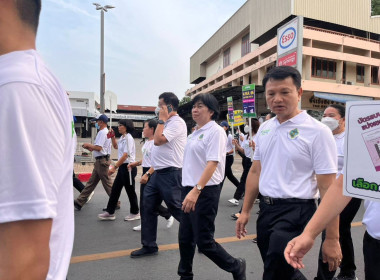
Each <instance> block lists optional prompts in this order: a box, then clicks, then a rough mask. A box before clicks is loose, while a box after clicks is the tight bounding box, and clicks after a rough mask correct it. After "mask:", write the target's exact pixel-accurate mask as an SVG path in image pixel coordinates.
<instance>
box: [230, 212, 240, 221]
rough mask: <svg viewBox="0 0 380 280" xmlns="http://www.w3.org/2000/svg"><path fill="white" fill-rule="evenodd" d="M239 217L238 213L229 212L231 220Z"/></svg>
mask: <svg viewBox="0 0 380 280" xmlns="http://www.w3.org/2000/svg"><path fill="white" fill-rule="evenodd" d="M239 217H240V213H236V214H231V218H232V220H237V219H239Z"/></svg>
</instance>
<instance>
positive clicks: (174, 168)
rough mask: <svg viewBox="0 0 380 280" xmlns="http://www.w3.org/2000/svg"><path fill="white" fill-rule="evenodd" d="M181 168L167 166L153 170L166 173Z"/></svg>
mask: <svg viewBox="0 0 380 280" xmlns="http://www.w3.org/2000/svg"><path fill="white" fill-rule="evenodd" d="M181 170H182V168H179V167H167V168H163V169H159V170H155V172H157V173H166V172H170V171H181Z"/></svg>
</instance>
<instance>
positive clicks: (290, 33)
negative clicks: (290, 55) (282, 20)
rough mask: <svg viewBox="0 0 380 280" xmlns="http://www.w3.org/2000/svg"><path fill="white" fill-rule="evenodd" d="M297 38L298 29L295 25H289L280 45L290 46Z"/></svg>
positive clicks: (282, 35)
mask: <svg viewBox="0 0 380 280" xmlns="http://www.w3.org/2000/svg"><path fill="white" fill-rule="evenodd" d="M295 39H296V30H295V29H294V28H293V27H289V28H287V29H285V31H284V32H282V34H281V36H280V40H279V43H280V47H281V48H282V49H286V48H288V47H289V46H290V45H291V44H292V43H293V42H294V40H295Z"/></svg>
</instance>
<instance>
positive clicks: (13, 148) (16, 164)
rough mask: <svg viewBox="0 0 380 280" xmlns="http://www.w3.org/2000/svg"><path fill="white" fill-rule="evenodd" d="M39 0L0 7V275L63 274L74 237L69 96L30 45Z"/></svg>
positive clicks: (56, 278) (56, 279) (59, 279)
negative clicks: (0, 132) (1, 132)
mask: <svg viewBox="0 0 380 280" xmlns="http://www.w3.org/2000/svg"><path fill="white" fill-rule="evenodd" d="M40 11H41V1H39V0H33V1H32V0H18V1H14V0H3V1H1V9H0V38H1V40H0V127H1V129H2V131H3V134H2V136H1V140H0V143H1V145H0V155H1V160H2V164H1V166H0V278H1V279H49V280H64V279H66V275H67V270H68V267H69V262H70V257H71V252H72V247H73V240H74V208H73V203H72V199H73V180H72V175H73V157H74V152H75V147H76V135H75V131H74V122H73V116H72V110H71V106H70V101H69V98H68V96H67V94H66V91H65V90H64V89H63V87H62V86H61V84H60V83H59V81H58V80H57V79H56V77H55V76H54V75H53V74H52V73H51V72H50V71H49V69H48V68H47V67H46V65H45V64H44V62H43V61H42V59H41V57H40V56H39V54H38V53H37V51H36V50H35V48H36V46H35V39H36V32H37V27H38V21H39V15H40Z"/></svg>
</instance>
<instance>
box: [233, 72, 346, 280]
mask: <svg viewBox="0 0 380 280" xmlns="http://www.w3.org/2000/svg"><path fill="white" fill-rule="evenodd" d="M263 86H264V87H265V95H266V101H267V103H268V105H269V107H270V109H271V111H272V112H274V113H275V114H277V116H276V117H275V118H272V119H270V120H268V121H266V122H264V123H263V124H262V125H261V126H260V128H259V131H258V132H257V138H256V149H255V154H254V157H253V164H252V167H251V169H250V171H249V174H248V178H247V182H246V192H245V199H244V205H243V210H242V213H241V215H240V217H239V219H238V221H237V224H236V235H237V237H238V238H240V237H241V236H245V234H246V229H245V225H246V224H247V223H248V220H249V216H250V211H251V209H252V206H253V202H254V201H255V199H256V197H257V195H258V192H259V191H260V193H261V194H262V198H261V199H260V214H259V217H258V220H257V244H258V247H259V250H260V254H261V257H262V259H263V262H264V274H263V279H264V280H268V279H284V280H286V279H306V278H305V277H304V276H303V275H302V273H301V272H300V271H299V270H295V269H294V268H293V267H291V266H290V265H289V264H288V263H287V262H286V260H285V258H284V256H283V250H284V249H285V247H286V244H287V243H288V241H289V240H291V239H292V238H293V237H295V236H297V235H299V234H300V233H301V232H302V229H303V228H304V226H305V225H306V224H307V222H308V221H309V219H310V218H311V217H312V215H313V213H314V212H315V209H316V204H315V199H316V198H317V196H318V190H319V191H320V194H321V197H323V195H324V194H325V192H326V190H327V189H328V187H329V186H330V185H331V183H332V182H333V181H334V179H335V174H336V172H337V162H336V158H337V151H336V145H335V141H334V138H333V136H332V133H331V131H330V130H329V129H328V127H327V126H325V125H323V124H322V123H320V122H319V121H317V120H315V119H313V118H312V117H310V116H309V115H308V114H307V113H306V111H301V110H300V109H299V108H298V103H299V101H300V99H301V96H302V88H301V75H300V74H299V72H298V71H297V70H296V69H295V68H292V67H287V66H281V67H276V68H273V69H272V70H270V71H269V72H268V73H267V74H266V75H265V77H264V79H263ZM326 247H327V249H326ZM324 249H325V250H324V252H325V254H326V260H327V261H329V263H330V264H331V266H333V264H334V261H335V260H336V259H337V258H340V256H341V254H340V247H339V234H338V220H336V221H334V222H333V223H332V224H331V225H330V227H329V228H328V229H327V238H326V241H325V246H324Z"/></svg>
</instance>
